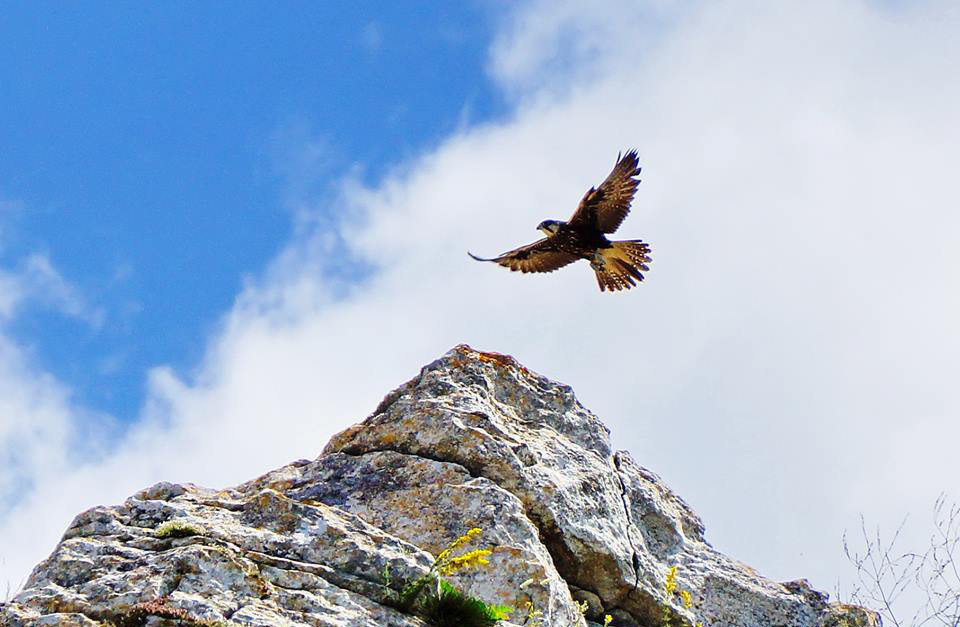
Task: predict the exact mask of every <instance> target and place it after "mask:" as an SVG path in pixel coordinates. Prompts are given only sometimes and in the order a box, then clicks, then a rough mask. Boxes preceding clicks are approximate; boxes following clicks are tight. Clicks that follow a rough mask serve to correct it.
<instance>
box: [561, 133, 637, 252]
mask: <svg viewBox="0 0 960 627" xmlns="http://www.w3.org/2000/svg"><path fill="white" fill-rule="evenodd" d="M637 164H638V161H637V151H636V150H631V151H630V152H628V153H627V154H625V155H623V156H622V157H621V156H619V155H617V163H616V165H614V166H613V171H612V172H610V176H608V177H607V179H606V180H605V181H604V182H603V183H601V184H600V187H599V188H595V187H591V188H590V189H589V190H588V191H587V193H586V194H585V195H584V196H583V199H582V200H581V201H580V205H579V206H578V207H577V210H576V211H575V212H574V213H573V217H571V218H570V224H572V225H582V226H588V227H593V228H595V229H597V230H598V231H600V232H601V233H613V232H614V231H616V230H617V227H619V226H620V223H621V222H623V219H624V218H626V217H627V214H628V213H630V202H631V201H632V200H633V194H634V192H636V191H637V185H638V184H639V183H640V179H635V178H633V177H635V176H636V175H638V174H640V168H639V167H638V165H637Z"/></svg>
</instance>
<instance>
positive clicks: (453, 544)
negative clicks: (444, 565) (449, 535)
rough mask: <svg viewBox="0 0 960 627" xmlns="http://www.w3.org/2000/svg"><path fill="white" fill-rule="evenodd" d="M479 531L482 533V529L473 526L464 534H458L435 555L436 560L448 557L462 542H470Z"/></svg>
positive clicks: (439, 560) (440, 560)
mask: <svg viewBox="0 0 960 627" xmlns="http://www.w3.org/2000/svg"><path fill="white" fill-rule="evenodd" d="M481 533H483V530H482V529H480V528H478V527H474V528H473V529H471V530H470V531H468V532H466V533H465V534H463V535H462V536H460V537H459V538H457V539H456V540H454V541H453V542H451V543H450V546H448V547H447V548H445V549H444V550H443V551H441V552H440V555H438V556H437V562H442V561H444V560H446V559H447V558H448V557H450V554H451V553H453V552H454V551H456V550H457V549H459V548H460V547H462V546H463V545H464V544H466V543H468V542H470V541H471V540H473V539H474V538H476V537H477V536H479V535H480V534H481Z"/></svg>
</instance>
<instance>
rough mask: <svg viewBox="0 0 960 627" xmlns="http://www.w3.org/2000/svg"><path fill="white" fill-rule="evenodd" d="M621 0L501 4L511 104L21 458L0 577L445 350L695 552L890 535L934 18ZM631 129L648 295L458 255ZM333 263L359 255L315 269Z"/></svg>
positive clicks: (905, 450)
mask: <svg viewBox="0 0 960 627" xmlns="http://www.w3.org/2000/svg"><path fill="white" fill-rule="evenodd" d="M549 6H550V7H553V6H555V3H550V4H549ZM630 6H634V5H626V4H625V5H624V8H622V9H620V10H619V11H608V12H607V13H604V14H594V13H593V11H592V9H591V7H589V6H587V4H586V3H585V4H584V5H579V4H576V3H563V4H561V5H559V8H558V10H557V11H556V12H551V11H548V10H546V4H545V3H540V4H534V5H532V8H527V9H521V10H519V12H518V13H517V14H516V16H515V17H514V18H513V19H511V20H508V21H507V22H506V23H505V26H504V34H503V35H502V36H501V38H500V39H499V40H498V42H499V43H498V44H497V46H496V48H495V49H494V50H493V52H492V68H493V72H494V76H495V77H497V80H500V81H502V84H503V86H504V89H506V90H509V91H510V93H511V94H512V95H513V96H514V98H515V101H516V102H517V105H516V110H515V112H514V114H513V115H512V116H511V117H510V119H509V120H507V121H504V122H502V123H497V124H486V125H482V126H477V127H473V128H465V129H462V130H461V131H460V132H458V134H457V135H455V136H452V137H450V138H449V140H448V141H447V142H445V143H443V144H442V145H441V146H440V147H438V148H437V149H436V150H434V151H432V152H430V153H428V154H425V155H423V156H422V157H421V158H419V159H417V160H415V161H412V162H409V163H403V164H398V165H397V167H396V169H395V171H392V172H386V173H384V177H383V180H382V181H381V183H380V184H379V185H377V186H376V187H374V188H363V187H361V186H360V185H358V184H357V183H351V182H347V183H345V185H344V193H343V195H342V197H341V198H339V199H337V200H336V202H331V203H330V205H329V207H326V210H327V211H335V212H336V214H337V215H340V216H342V219H341V221H340V222H339V224H338V228H337V231H336V232H333V233H331V232H330V231H329V224H328V225H327V229H325V230H322V231H320V232H312V233H311V232H307V233H300V234H299V235H298V237H297V239H296V241H294V242H292V243H291V244H290V246H289V248H288V249H287V250H286V251H285V252H284V253H283V254H282V255H281V256H280V257H279V258H278V259H277V260H276V261H275V262H274V264H273V265H272V266H271V268H269V269H268V270H267V271H266V272H265V273H264V275H263V276H262V277H261V278H260V279H259V280H256V281H253V282H251V284H250V285H249V286H248V287H247V288H246V289H245V290H244V292H243V293H242V294H241V295H239V297H238V299H237V303H236V306H235V307H234V308H233V309H232V310H231V311H230V312H229V313H228V314H227V315H226V316H225V318H224V320H223V324H222V326H221V328H220V329H219V330H218V332H217V334H216V336H215V337H213V338H212V339H211V341H210V346H209V350H208V353H207V356H206V358H205V360H204V362H203V363H202V364H200V365H199V366H198V368H197V370H196V372H194V373H190V374H189V376H185V375H178V374H177V373H174V372H171V371H169V370H167V369H158V370H156V371H155V372H154V373H153V374H152V376H151V378H150V401H149V403H148V406H147V407H146V409H145V411H144V416H143V420H142V423H141V425H140V426H139V427H138V428H137V429H136V430H135V431H134V432H133V433H131V435H130V438H129V441H128V442H126V444H125V446H124V447H123V448H122V449H120V450H119V451H117V452H116V454H114V455H112V456H109V457H106V458H103V459H97V460H94V461H90V462H88V463H87V464H86V465H85V466H80V467H77V466H72V467H71V472H70V473H69V474H67V475H64V474H62V473H61V476H59V477H58V476H48V475H44V476H43V477H42V478H41V479H42V480H39V481H37V482H36V484H35V486H36V487H35V490H34V491H33V492H32V493H31V497H30V498H29V499H28V500H25V501H23V502H22V503H21V504H20V506H19V508H18V509H17V510H16V511H14V512H13V513H12V514H11V515H9V516H7V517H6V519H5V520H3V521H2V522H0V537H4V538H10V537H20V538H26V539H25V540H24V541H23V542H18V543H17V544H16V545H15V546H16V548H15V549H14V551H16V553H14V554H13V555H11V556H9V557H7V562H8V564H10V572H11V573H12V575H11V576H10V578H11V579H19V578H20V573H22V572H24V571H25V569H26V568H27V565H28V564H32V563H34V562H36V561H37V559H39V558H40V557H41V556H42V554H43V553H44V552H45V551H47V550H49V548H51V547H52V544H53V542H54V541H55V536H56V533H55V532H54V531H52V529H57V530H59V529H62V528H63V526H65V525H66V523H67V521H68V518H69V516H70V515H72V514H74V513H76V512H77V511H78V510H79V509H80V508H81V507H84V506H89V505H92V504H94V503H99V502H116V501H119V500H120V499H122V498H123V497H124V496H126V495H127V494H129V493H130V492H132V491H133V490H135V489H137V488H139V487H142V486H143V485H146V484H149V483H151V482H153V481H156V480H160V479H167V480H181V481H185V480H189V481H194V482H198V483H203V484H208V485H213V486H218V485H225V484H230V483H235V482H239V481H241V480H244V479H246V478H249V477H250V476H252V475H254V474H256V473H258V472H262V471H265V470H267V469H269V468H272V467H274V466H277V465H279V464H282V463H284V462H286V461H289V460H291V459H294V458H298V457H313V456H315V455H316V454H317V453H318V452H319V450H320V449H321V448H322V446H323V444H324V443H325V442H326V440H327V438H328V437H329V436H330V435H331V434H332V433H333V432H335V431H336V430H338V429H340V428H343V427H345V426H347V425H348V424H350V423H352V422H354V421H357V420H359V419H361V418H362V417H363V416H365V415H366V414H367V413H368V412H369V411H370V410H372V408H373V407H374V406H375V405H376V403H377V401H378V400H379V398H380V397H381V396H382V395H383V394H384V393H385V392H386V391H388V390H389V389H391V388H392V387H394V386H395V385H397V384H399V383H401V382H402V381H404V380H405V379H406V378H407V377H409V376H412V375H413V374H414V373H415V372H416V370H417V368H418V367H419V366H420V365H422V364H424V363H426V362H428V361H430V360H432V359H433V358H435V357H436V356H437V355H439V354H440V353H442V352H444V351H445V350H447V349H448V348H450V347H451V346H453V345H454V344H457V343H459V342H468V343H470V344H472V345H474V346H476V347H477V348H481V349H487V350H496V351H501V352H509V353H512V354H514V355H516V356H517V357H518V358H519V359H520V360H521V361H522V362H524V363H525V364H526V365H528V366H529V367H531V368H533V369H535V370H538V371H540V372H542V373H544V374H546V375H548V376H551V377H554V378H557V379H560V380H562V381H564V382H567V383H569V384H571V385H573V386H574V388H575V389H576V390H577V392H578V395H579V397H580V398H581V399H582V400H583V402H584V403H585V404H586V405H587V406H588V407H590V408H592V409H593V410H594V411H596V413H597V414H598V415H599V416H600V417H601V418H603V419H604V420H605V421H606V422H607V423H608V424H609V425H610V426H611V427H612V429H613V433H614V440H615V443H616V444H617V445H618V446H621V447H625V448H628V449H629V450H631V451H632V452H633V454H634V456H635V457H636V458H637V460H638V461H639V462H640V463H641V464H643V465H645V466H648V467H650V468H652V469H654V470H655V471H657V472H659V473H661V474H662V475H663V476H664V477H665V478H666V479H667V480H668V481H669V482H670V483H671V484H672V485H673V487H674V488H676V489H677V491H678V492H679V493H680V494H681V495H683V496H684V497H685V498H687V499H688V500H689V501H690V502H691V504H692V505H693V506H694V507H695V508H696V509H697V510H698V511H699V512H700V513H701V515H702V516H703V517H704V519H705V521H706V524H707V529H708V538H710V539H712V541H713V542H715V544H716V545H717V546H718V548H720V549H721V550H724V551H727V552H729V553H730V554H731V555H733V556H735V557H737V558H740V559H743V560H744V561H746V562H748V563H751V564H753V565H755V566H756V567H758V569H759V570H760V571H761V572H762V573H764V574H767V575H770V576H773V577H775V578H779V579H789V578H796V577H801V576H806V577H810V578H811V579H812V581H813V582H814V584H815V585H817V586H820V587H822V588H832V586H833V583H834V581H835V580H836V577H837V576H838V573H841V572H842V571H843V568H844V564H843V560H842V557H841V552H840V546H839V539H840V534H841V531H842V530H843V528H844V527H855V526H856V524H857V518H856V515H857V513H858V512H863V513H865V514H866V515H867V517H868V518H869V519H874V520H878V521H880V522H883V523H885V524H888V525H890V526H892V525H893V524H895V523H896V522H898V521H899V518H900V516H901V514H902V512H904V511H922V510H925V509H926V507H927V506H928V504H929V503H932V501H933V498H934V496H935V495H936V493H938V492H939V491H940V490H943V489H956V476H957V468H956V463H955V461H954V458H953V456H952V448H953V443H954V442H956V441H958V438H960V426H958V422H957V420H956V416H957V415H958V414H960V392H958V391H957V389H956V388H957V386H956V385H955V382H954V379H955V373H956V372H958V371H960V368H958V366H960V364H958V359H960V358H958V357H957V356H958V355H960V350H958V349H960V331H958V327H957V325H956V320H958V319H960V293H958V291H957V290H956V285H957V284H958V283H960V251H958V250H957V248H956V245H955V243H956V233H957V230H958V227H960V218H958V213H957V211H956V207H957V205H958V193H957V191H956V188H955V185H954V177H955V172H954V170H955V169H956V166H957V164H958V163H960V159H958V148H957V146H960V113H958V112H960V85H958V84H957V82H956V81H955V80H953V75H954V72H955V68H956V66H957V62H958V61H960V54H958V53H960V50H958V47H960V43H958V41H957V38H956V37H955V36H954V33H955V32H957V27H958V26H960V23H958V22H960V17H958V15H957V12H956V10H955V9H953V8H952V5H951V3H948V2H944V3H935V2H927V3H922V4H918V5H911V6H909V7H904V8H901V9H897V10H893V9H890V8H888V7H884V6H880V5H874V4H866V3H863V2H855V1H849V2H812V3H804V4H783V3H780V4H770V3H766V2H725V3H705V4H702V5H683V7H682V9H678V8H677V7H676V5H674V4H672V3H643V4H640V5H639V6H640V11H639V12H638V13H636V14H634V12H632V11H631V10H630V9H629V8H628V7H630ZM635 15H636V16H639V17H636V16H635ZM650 15H653V16H655V17H656V20H657V21H656V28H651V27H650V26H649V22H648V21H647V20H648V19H653V18H650V17H649V16H650ZM558 58H559V59H560V62H557V59H558ZM634 145H636V146H638V147H639V148H640V150H641V158H642V163H643V165H644V173H643V177H642V178H643V179H644V182H643V183H642V185H641V186H640V189H639V191H638V196H637V200H636V202H635V205H634V211H633V213H632V214H631V216H630V217H629V218H628V219H627V221H626V222H625V224H624V226H623V227H622V228H621V233H620V234H618V235H622V237H624V238H633V237H642V238H644V239H645V240H647V241H649V242H651V244H652V247H653V254H654V263H653V267H652V270H651V272H650V274H649V280H648V281H647V282H646V283H645V284H644V285H642V286H640V287H639V288H638V289H636V290H633V291H632V292H630V293H626V294H600V293H599V292H598V291H597V288H596V285H595V281H594V279H593V277H592V276H591V273H590V271H589V269H588V268H587V267H586V264H577V265H575V266H572V267H570V268H567V269H565V270H563V271H562V272H558V273H554V274H550V275H545V276H519V275H517V274H511V273H508V272H506V271H504V270H503V269H501V268H497V267H495V266H493V265H491V264H479V263H475V262H472V261H470V260H469V259H468V258H467V257H466V254H465V251H466V250H468V249H469V250H472V251H473V252H475V253H481V254H490V253H496V252H500V251H502V250H506V249H509V248H511V247H513V246H516V245H518V244H521V243H525V242H527V241H532V240H533V239H534V238H535V237H536V236H537V233H536V232H535V231H534V227H535V225H536V224H537V223H538V222H539V221H540V220H542V219H544V218H547V217H554V218H561V219H563V218H565V217H566V216H567V215H568V214H569V213H570V212H571V211H572V209H573V206H574V205H575V203H576V201H577V200H578V199H579V198H580V196H581V195H582V193H583V191H584V190H585V189H586V188H587V187H589V186H590V185H592V184H595V183H597V182H598V181H599V180H601V179H602V177H603V176H605V175H606V173H607V171H608V170H609V167H610V166H611V165H612V162H613V158H614V156H615V154H616V151H617V150H619V149H623V148H628V147H631V146H634ZM354 265H360V266H362V267H363V268H364V269H368V268H373V270H374V271H373V272H372V273H371V274H370V276H369V279H367V280H365V281H363V282H361V283H360V284H350V283H348V282H344V281H343V280H342V279H340V278H338V277H340V276H342V275H343V273H344V271H345V270H346V271H349V270H350V269H351V268H352V266H354ZM955 496H956V497H960V494H956V495H955ZM39 520H42V521H45V522H48V523H49V525H48V527H47V529H46V531H45V533H43V534H35V535H34V536H29V537H28V536H27V535H26V533H25V530H27V529H30V528H32V526H34V525H36V524H37V521H39Z"/></svg>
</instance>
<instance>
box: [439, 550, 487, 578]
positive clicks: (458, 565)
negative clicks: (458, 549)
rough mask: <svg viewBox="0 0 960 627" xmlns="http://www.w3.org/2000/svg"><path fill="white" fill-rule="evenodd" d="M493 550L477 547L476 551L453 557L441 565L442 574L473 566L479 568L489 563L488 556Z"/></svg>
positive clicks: (468, 568) (450, 573) (449, 573)
mask: <svg viewBox="0 0 960 627" xmlns="http://www.w3.org/2000/svg"><path fill="white" fill-rule="evenodd" d="M492 553H493V551H490V550H489V549H477V550H476V551H470V552H469V553H464V554H463V555H460V556H458V557H454V558H451V559H450V560H449V561H448V562H447V563H445V564H444V565H443V566H441V567H440V574H441V575H452V574H454V573H457V572H459V571H461V570H470V569H471V568H478V567H480V566H483V565H485V564H489V562H488V561H487V559H486V558H487V557H489V556H490V555H491V554H492Z"/></svg>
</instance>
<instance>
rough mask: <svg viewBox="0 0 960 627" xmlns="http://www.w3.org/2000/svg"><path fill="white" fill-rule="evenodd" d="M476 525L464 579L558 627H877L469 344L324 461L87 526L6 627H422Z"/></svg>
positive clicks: (336, 441)
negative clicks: (439, 577) (724, 538)
mask: <svg viewBox="0 0 960 627" xmlns="http://www.w3.org/2000/svg"><path fill="white" fill-rule="evenodd" d="M472 527H479V528H481V529H483V534H482V538H481V543H482V544H483V545H485V546H489V547H490V548H491V550H492V551H493V552H492V555H491V556H490V557H489V562H490V563H489V565H488V566H486V567H485V568H483V569H480V570H473V571H469V572H466V573H461V574H459V575H452V576H451V577H450V579H451V581H452V582H453V583H454V584H455V585H456V586H457V587H459V588H462V589H463V590H465V591H467V592H469V593H471V594H474V595H476V596H479V597H481V598H483V599H485V600H487V601H489V602H494V603H499V604H506V605H511V606H515V607H523V606H525V604H526V603H527V602H529V603H531V604H532V607H534V608H536V609H537V610H539V611H540V612H542V623H541V624H543V625H550V626H557V627H564V626H569V625H580V626H586V625H588V624H593V623H602V622H603V617H604V616H605V615H610V616H611V617H613V623H612V624H613V625H624V626H630V625H644V626H654V625H661V624H663V621H664V618H665V616H667V617H669V620H670V624H671V625H695V624H698V623H699V624H702V625H704V626H717V627H719V626H728V625H729V626H743V627H769V626H773V625H777V626H783V627H815V626H816V627H840V626H841V625H847V626H848V627H856V626H868V625H879V621H878V619H877V618H876V616H875V615H874V614H873V613H871V612H868V611H866V610H863V609H861V608H856V607H852V606H842V605H837V604H830V603H829V602H828V600H827V595H826V594H823V593H820V592H817V591H815V590H813V589H811V588H810V586H809V585H807V584H806V582H804V581H796V582H790V583H786V584H781V583H776V582H772V581H769V580H766V579H764V578H763V577H760V576H759V575H757V574H756V573H755V572H754V571H752V570H751V569H750V568H749V567H747V566H744V565H743V564H741V563H739V562H737V561H735V560H732V559H730V558H728V557H726V556H724V555H722V554H720V553H718V552H716V551H715V550H714V549H713V548H712V547H711V546H710V545H709V544H708V543H707V542H706V540H705V539H704V527H703V523H702V522H701V521H700V519H699V517H698V516H697V514H696V513H695V512H694V511H693V510H692V509H691V508H690V507H689V506H688V505H687V504H686V503H685V502H684V501H683V500H682V499H681V498H680V497H679V496H677V495H676V494H674V493H673V492H671V491H670V489H669V488H668V487H667V486H666V485H664V483H663V482H662V481H661V480H660V479H659V478H658V477H657V476H656V475H655V474H653V473H652V472H650V471H648V470H646V469H644V468H642V467H641V466H639V465H638V464H637V463H636V462H635V461H634V460H633V459H632V458H631V457H630V455H629V454H628V453H626V452H623V451H617V452H614V451H612V450H611V449H610V441H609V433H608V431H607V429H606V427H604V425H603V424H602V423H601V422H600V421H599V420H598V419H597V418H596V417H595V416H594V415H593V414H591V413H590V412H589V411H588V410H586V409H585V408H584V407H583V406H582V405H580V403H579V402H577V400H576V398H575V397H574V395H573V391H572V390H571V389H570V388H569V387H567V386H565V385H561V384H558V383H555V382H553V381H550V380H548V379H546V378H544V377H542V376H540V375H537V374H535V373H533V372H531V371H529V370H527V369H526V368H524V367H523V366H521V365H519V364H518V363H516V362H515V361H514V360H513V359H512V358H510V357H507V356H503V355H498V354H493V353H483V352H478V351H475V350H473V349H471V348H469V347H467V346H458V347H456V348H455V349H453V350H452V351H450V352H449V353H447V354H446V355H445V356H443V357H442V358H441V359H439V360H437V361H435V362H434V363H432V364H429V365H428V366H426V367H425V368H423V370H422V371H421V372H420V374H419V375H418V376H417V377H415V378H414V379H413V380H411V381H409V382H408V383H406V384H404V385H403V386H401V387H399V388H398V389H396V390H394V391H393V392H391V393H390V394H388V395H387V397H386V398H385V399H384V400H383V402H382V403H381V404H380V406H379V407H378V408H377V409H376V410H375V411H374V413H373V415H372V416H370V417H369V418H368V419H367V420H365V421H364V422H363V423H361V424H358V425H356V426H353V427H351V428H349V429H347V430H346V431H344V432H342V433H340V434H338V435H337V436H335V437H334V438H333V439H332V440H331V441H330V443H329V444H327V446H326V448H325V449H324V451H323V453H322V454H321V455H320V456H319V457H318V458H317V459H315V460H313V461H298V462H294V463H292V464H289V465H287V466H284V467H282V468H279V469H277V470H275V471H273V472H270V473H268V474H266V475H264V476H262V477H259V478H257V479H254V480H253V481H250V482H248V483H245V484H243V485H240V486H237V487H235V488H231V489H228V490H222V491H216V490H209V489H204V488H200V487H197V486H193V485H189V484H184V485H173V484H166V483H163V484H158V485H156V486H153V487H151V488H148V489H146V490H143V491H141V492H139V493H137V494H135V495H134V496H132V497H131V498H129V499H128V500H127V501H126V502H125V503H123V504H122V505H118V506H113V507H98V508H94V509H92V510H89V511H87V512H84V513H82V514H80V515H79V516H78V517H77V518H76V519H75V520H74V521H73V523H72V524H71V525H70V528H69V529H68V530H67V532H66V534H65V536H64V538H63V540H62V541H61V542H60V544H59V545H58V546H57V548H56V549H55V551H54V552H53V554H52V555H51V556H50V557H49V558H48V559H47V560H46V561H44V562H42V563H41V564H40V565H39V566H37V568H36V569H35V570H34V571H33V573H32V575H31V576H30V579H29V580H28V582H27V584H26V587H25V589H24V590H23V591H22V592H20V593H19V594H18V595H17V596H16V597H14V598H13V600H12V601H11V602H9V603H7V604H5V605H4V606H3V607H2V608H0V624H3V625H10V626H11V627H14V626H20V625H78V626H79V625H91V626H92V625H111V624H112V625H118V626H121V625H122V626H126V625H163V624H169V625H176V624H181V625H187V624H193V625H219V624H222V625H264V626H266V625H270V626H279V625H290V626H293V625H317V626H320V625H343V626H347V625H349V626H351V627H357V626H371V627H374V626H384V625H395V626H398V627H399V626H411V627H413V626H423V625H426V624H427V623H425V622H424V621H423V620H422V619H420V618H417V617H416V616H412V615H408V614H404V613H402V612H400V611H398V610H396V609H392V607H391V599H392V598H395V595H396V589H398V587H399V586H400V585H402V584H401V582H403V581H410V580H411V579H414V578H416V577H418V576H420V575H422V574H424V573H426V572H427V570H428V569H429V567H430V565H431V564H432V562H433V559H434V556H435V555H436V554H438V553H439V552H440V551H442V550H443V549H444V547H446V546H447V545H448V544H449V543H450V542H451V541H452V540H454V539H455V538H457V537H458V536H460V535H462V534H463V533H464V532H465V531H466V530H467V529H469V528H472ZM393 605H395V603H394V604H393ZM518 617H519V618H518ZM512 620H513V621H515V623H516V624H522V623H523V622H524V618H523V612H521V611H518V612H515V613H514V615H513V619H512ZM532 622H533V621H529V622H528V623H527V624H532ZM504 624H507V623H504Z"/></svg>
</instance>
